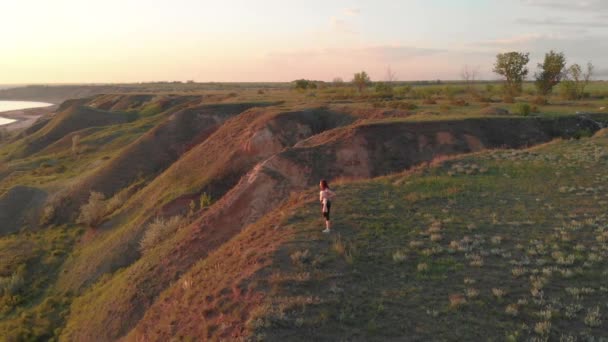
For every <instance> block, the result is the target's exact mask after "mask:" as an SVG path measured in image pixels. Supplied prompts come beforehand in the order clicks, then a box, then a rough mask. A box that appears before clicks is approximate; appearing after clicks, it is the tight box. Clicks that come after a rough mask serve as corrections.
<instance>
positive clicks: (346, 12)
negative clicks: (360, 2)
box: [342, 8, 361, 17]
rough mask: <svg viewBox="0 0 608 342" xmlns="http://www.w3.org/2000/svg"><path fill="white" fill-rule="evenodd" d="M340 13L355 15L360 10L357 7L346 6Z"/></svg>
mask: <svg viewBox="0 0 608 342" xmlns="http://www.w3.org/2000/svg"><path fill="white" fill-rule="evenodd" d="M342 14H344V15H345V16H347V17H356V16H358V15H359V14H361V10H360V9H358V8H347V9H345V10H344V11H343V12H342Z"/></svg>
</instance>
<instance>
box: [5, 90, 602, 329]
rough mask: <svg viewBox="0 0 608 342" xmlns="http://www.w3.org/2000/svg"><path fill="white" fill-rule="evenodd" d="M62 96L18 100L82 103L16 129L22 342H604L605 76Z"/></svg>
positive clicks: (10, 166)
mask: <svg viewBox="0 0 608 342" xmlns="http://www.w3.org/2000/svg"><path fill="white" fill-rule="evenodd" d="M44 88H45V87H39V88H38V87H28V88H23V89H16V90H5V91H2V92H1V93H0V97H4V96H8V97H10V96H11V95H13V96H15V98H24V99H44V98H47V99H51V98H56V99H58V100H63V97H65V96H73V97H75V98H74V99H72V100H67V101H65V102H62V103H61V105H59V106H58V109H57V110H56V112H55V113H53V114H51V115H48V116H45V117H42V118H40V120H39V121H38V122H37V123H36V124H34V125H33V126H32V127H30V128H28V129H26V130H24V131H22V132H16V133H13V134H8V135H7V134H3V135H1V139H2V140H1V142H0V336H2V338H3V339H4V340H8V341H20V340H65V341H85V340H87V341H90V340H103V341H106V340H108V341H109V340H117V339H123V340H137V341H139V340H170V339H171V338H176V339H178V340H182V339H184V340H188V339H191V340H204V339H209V340H269V341H276V340H302V341H304V340H307V341H308V340H327V341H335V340H479V339H490V340H505V339H506V340H509V341H519V340H523V341H526V340H560V339H561V340H566V341H575V340H589V339H592V338H595V339H601V338H608V335H607V334H606V331H608V318H607V317H608V314H607V313H608V302H606V297H607V292H608V284H606V283H605V279H607V277H608V261H607V259H608V247H607V246H608V244H607V243H608V235H607V234H608V230H607V229H608V216H607V215H606V213H605V210H604V208H605V207H606V204H608V197H607V195H606V189H608V188H607V186H606V185H605V183H606V181H607V180H608V173H607V170H608V168H607V166H608V152H606V151H608V146H607V145H608V135H607V134H606V131H605V130H601V129H602V127H606V126H607V124H608V112H607V111H606V106H608V85H607V84H606V83H605V82H594V83H592V84H590V86H589V87H588V88H587V89H588V94H586V97H585V98H584V99H581V100H564V99H563V98H560V97H559V96H558V95H553V96H549V97H546V98H539V97H538V96H536V95H535V94H533V92H532V88H531V85H530V84H526V85H525V87H524V91H523V93H522V94H521V95H520V96H518V97H517V98H515V99H513V101H510V99H509V101H508V103H505V102H503V100H504V99H503V98H502V96H501V95H500V93H499V92H498V90H497V88H498V87H497V85H495V84H492V83H478V84H475V85H474V89H471V88H470V87H467V86H466V85H464V84H459V83H445V84H440V85H437V84H406V83H401V84H397V85H395V87H393V88H391V90H390V91H387V89H386V88H382V87H380V88H378V87H377V88H376V89H368V90H365V91H364V92H362V93H359V92H357V91H356V90H355V89H354V88H353V87H351V86H348V85H327V84H318V85H315V87H314V89H310V88H309V89H305V90H294V89H291V88H290V85H288V84H228V85H220V84H204V85H203V84H190V83H184V84H176V83H160V84H137V85H111V86H86V87H83V88H78V87H77V86H64V87H57V88H56V87H50V88H52V89H50V90H48V89H47V90H46V92H45V89H44ZM79 94H80V95H83V96H84V97H82V96H79ZM28 96H30V98H28ZM31 96H35V98H31ZM58 102H60V101H58ZM320 178H329V180H330V183H331V184H333V185H335V186H334V187H333V188H335V190H336V192H337V193H338V198H336V200H335V204H334V207H333V208H332V210H333V217H334V222H333V225H334V232H333V233H332V234H331V235H323V234H321V232H320V230H321V228H322V224H323V222H322V220H321V218H320V213H319V207H318V203H317V201H316V197H317V193H316V191H317V190H316V184H317V183H318V181H319V179H320Z"/></svg>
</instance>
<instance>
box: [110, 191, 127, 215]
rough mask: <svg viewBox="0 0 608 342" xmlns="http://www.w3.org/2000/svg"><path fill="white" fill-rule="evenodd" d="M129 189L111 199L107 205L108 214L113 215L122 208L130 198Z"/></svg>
mask: <svg viewBox="0 0 608 342" xmlns="http://www.w3.org/2000/svg"><path fill="white" fill-rule="evenodd" d="M128 190H129V189H128V188H126V189H123V190H121V191H119V192H117V193H116V194H115V195H114V196H112V198H110V199H109V200H108V202H107V204H106V214H111V213H113V212H114V211H116V210H118V209H119V208H120V207H122V206H123V205H124V204H125V202H126V201H127V199H128V198H129V191H128Z"/></svg>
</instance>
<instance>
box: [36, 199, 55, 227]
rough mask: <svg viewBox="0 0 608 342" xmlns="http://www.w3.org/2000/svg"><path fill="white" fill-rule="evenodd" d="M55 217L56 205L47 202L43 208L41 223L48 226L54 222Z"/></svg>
mask: <svg viewBox="0 0 608 342" xmlns="http://www.w3.org/2000/svg"><path fill="white" fill-rule="evenodd" d="M54 219H55V207H54V206H53V205H52V204H47V205H46V206H45V207H44V209H42V215H40V222H39V223H40V225H41V226H46V225H49V224H51V223H52V222H53V220H54Z"/></svg>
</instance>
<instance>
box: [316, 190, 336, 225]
mask: <svg viewBox="0 0 608 342" xmlns="http://www.w3.org/2000/svg"><path fill="white" fill-rule="evenodd" d="M319 187H320V188H321V191H319V201H320V202H321V213H323V217H324V218H325V230H323V233H329V232H331V222H330V218H329V213H330V211H331V199H332V198H333V197H334V196H336V193H335V192H333V191H331V189H329V185H328V184H327V181H326V180H324V179H323V180H322V181H321V183H319Z"/></svg>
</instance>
